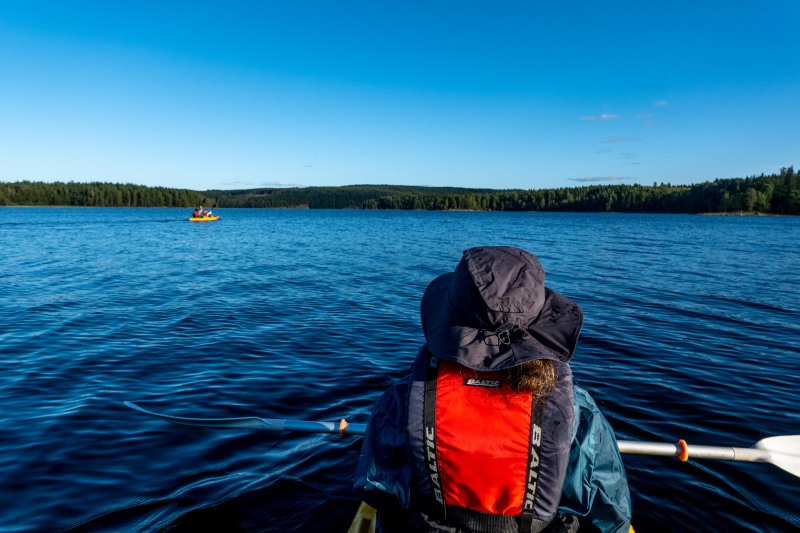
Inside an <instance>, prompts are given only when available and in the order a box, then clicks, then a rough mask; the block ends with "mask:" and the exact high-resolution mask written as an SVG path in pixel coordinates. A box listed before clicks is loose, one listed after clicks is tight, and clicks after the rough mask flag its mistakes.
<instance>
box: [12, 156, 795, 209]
mask: <svg viewBox="0 0 800 533" xmlns="http://www.w3.org/2000/svg"><path fill="white" fill-rule="evenodd" d="M798 181H800V180H799V178H798V174H797V173H796V172H795V170H794V167H786V168H782V169H781V170H780V172H779V173H778V174H772V175H764V174H762V175H760V176H753V177H749V178H731V179H717V180H714V181H709V182H704V183H699V184H696V185H670V184H664V183H662V184H657V183H654V184H653V185H652V186H647V185H639V184H634V185H593V186H586V187H571V188H559V189H538V190H496V189H469V188H459V187H417V186H400V185H349V186H344V187H303V188H298V187H294V188H263V189H243V190H211V191H205V192H196V191H189V190H183V189H167V188H162V187H143V186H138V185H118V184H112V183H85V184H81V183H72V182H70V183H60V182H57V183H40V182H28V181H23V182H15V183H2V182H0V205H72V206H105V207H160V206H166V207H192V206H195V205H199V204H202V205H208V206H217V207H221V208H234V207H251V208H269V207H271V208H297V207H305V208H310V209H424V210H475V211H487V210H491V211H593V212H598V211H599V212H611V211H614V212H623V213H711V212H721V213H730V212H747V213H754V212H758V213H764V214H782V215H800V184H799V183H798Z"/></svg>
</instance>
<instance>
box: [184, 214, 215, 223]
mask: <svg viewBox="0 0 800 533" xmlns="http://www.w3.org/2000/svg"><path fill="white" fill-rule="evenodd" d="M214 220H219V215H214V216H213V217H189V221H190V222H213V221H214Z"/></svg>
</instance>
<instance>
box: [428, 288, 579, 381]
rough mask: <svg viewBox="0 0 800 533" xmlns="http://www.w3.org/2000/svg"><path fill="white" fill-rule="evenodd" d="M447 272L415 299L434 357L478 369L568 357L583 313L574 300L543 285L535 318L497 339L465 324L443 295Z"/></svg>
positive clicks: (491, 368)
mask: <svg viewBox="0 0 800 533" xmlns="http://www.w3.org/2000/svg"><path fill="white" fill-rule="evenodd" d="M452 280H453V273H452V272H450V273H447V274H442V275H441V276H439V277H437V278H436V279H434V280H433V281H432V282H431V283H430V285H428V288H427V289H426V290H425V294H423V296H422V302H421V305H420V307H421V309H420V310H421V320H422V330H423V332H424V334H425V341H426V343H427V345H428V348H429V349H430V351H431V352H432V353H433V354H434V355H435V356H437V357H439V358H441V359H444V360H447V361H453V362H456V363H459V364H461V365H463V366H466V367H468V368H471V369H473V370H478V371H489V370H501V369H503V368H510V367H513V366H517V365H520V364H522V363H525V362H527V361H532V360H534V359H550V360H552V361H561V362H565V363H566V362H569V360H570V359H572V354H573V353H574V352H575V346H576V345H577V343H578V336H579V335H580V331H581V327H582V326H583V312H582V311H581V308H580V306H579V305H578V304H576V303H575V302H573V301H572V300H570V299H569V298H566V297H565V296H562V295H560V294H558V293H557V292H555V291H553V290H550V289H548V288H545V302H544V306H543V308H542V311H541V312H540V313H539V316H538V317H537V319H536V320H535V321H533V322H532V323H531V324H529V325H528V328H527V329H525V330H517V331H515V332H513V333H512V335H511V339H510V342H509V343H507V344H506V343H503V342H501V341H500V338H499V337H498V336H497V335H496V334H495V332H494V331H490V330H486V329H480V328H477V327H475V326H474V325H470V324H468V323H467V322H468V321H467V320H466V319H465V318H463V317H462V316H461V315H460V314H459V313H458V311H457V310H456V309H455V308H454V307H453V305H452V303H451V302H450V298H449V297H448V295H449V292H450V288H451V285H452Z"/></svg>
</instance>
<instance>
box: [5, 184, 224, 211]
mask: <svg viewBox="0 0 800 533" xmlns="http://www.w3.org/2000/svg"><path fill="white" fill-rule="evenodd" d="M201 204H202V205H212V204H213V199H209V198H207V197H206V196H205V195H204V194H202V193H199V192H196V191H189V190H185V189H168V188H164V187H145V186H143V185H132V184H119V183H99V182H92V183H75V182H68V183H63V182H58V181H57V182H55V183H43V182H38V181H37V182H33V181H18V182H14V183H3V182H0V205H26V206H36V205H40V206H76V207H77V206H80V207H192V206H196V205H201Z"/></svg>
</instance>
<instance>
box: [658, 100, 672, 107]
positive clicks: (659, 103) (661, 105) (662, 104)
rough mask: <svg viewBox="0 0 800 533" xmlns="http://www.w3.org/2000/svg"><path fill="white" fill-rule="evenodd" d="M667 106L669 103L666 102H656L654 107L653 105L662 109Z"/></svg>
mask: <svg viewBox="0 0 800 533" xmlns="http://www.w3.org/2000/svg"><path fill="white" fill-rule="evenodd" d="M668 104H669V102H667V101H666V100H659V101H658V102H656V103H655V104H654V105H655V106H656V107H664V106H665V105H668Z"/></svg>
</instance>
